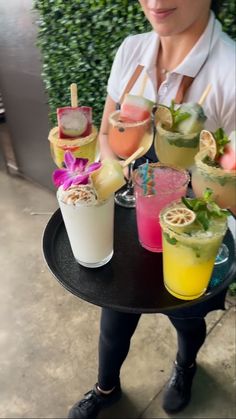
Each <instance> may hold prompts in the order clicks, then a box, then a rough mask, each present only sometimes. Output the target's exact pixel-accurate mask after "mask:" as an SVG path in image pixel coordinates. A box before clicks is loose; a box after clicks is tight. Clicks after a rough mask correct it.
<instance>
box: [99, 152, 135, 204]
mask: <svg viewBox="0 0 236 419" xmlns="http://www.w3.org/2000/svg"><path fill="white" fill-rule="evenodd" d="M142 153H143V147H139V148H138V149H137V150H136V151H135V152H134V153H133V154H132V155H131V156H130V157H129V158H128V159H127V160H125V161H124V162H120V161H118V160H115V159H104V160H103V161H102V163H101V164H102V165H101V167H100V169H98V170H96V171H95V172H93V173H91V178H92V183H93V186H94V188H95V190H96V193H97V196H98V199H99V200H105V199H107V198H108V197H109V196H110V195H112V194H113V193H114V192H116V191H118V189H120V188H121V187H122V186H124V185H125V183H126V181H125V178H124V173H123V168H124V167H126V166H128V164H129V163H130V162H131V161H133V160H134V159H136V158H137V157H139V156H140V155H141V154H142Z"/></svg>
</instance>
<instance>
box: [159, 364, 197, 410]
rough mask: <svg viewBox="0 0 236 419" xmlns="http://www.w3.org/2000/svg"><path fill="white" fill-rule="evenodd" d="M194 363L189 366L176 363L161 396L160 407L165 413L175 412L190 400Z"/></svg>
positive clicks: (194, 371)
mask: <svg viewBox="0 0 236 419" xmlns="http://www.w3.org/2000/svg"><path fill="white" fill-rule="evenodd" d="M196 369H197V366H196V363H194V365H193V366H192V367H190V368H183V367H181V366H180V365H178V364H177V363H175V364H174V369H173V372H172V376H171V378H170V381H169V382H168V384H167V386H166V388H165V391H164V397H163V404H162V407H163V409H164V410H165V411H166V412H167V413H177V412H179V411H180V410H182V409H183V408H184V407H185V406H187V404H188V403H189V401H190V398H191V387H192V381H193V377H194V375H195V373H196Z"/></svg>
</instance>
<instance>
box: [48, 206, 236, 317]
mask: <svg viewBox="0 0 236 419" xmlns="http://www.w3.org/2000/svg"><path fill="white" fill-rule="evenodd" d="M114 236H115V242H114V255H113V257H112V259H111V261H110V262H109V263H107V264H106V265H104V266H102V267H99V268H93V269H92V268H85V267H83V266H81V265H79V264H78V263H77V262H76V261H75V259H74V257H73V254H72V251H71V247H70V244H69V240H68V236H67V233H66V230H65V226H64V222H63V220H62V216H61V212H60V210H59V209H58V210H57V211H56V212H55V213H54V214H53V216H52V217H51V219H50V220H49V222H48V224H47V226H46V228H45V231H44V235H43V253H44V257H45V260H46V263H47V265H48V267H49V269H50V271H51V272H52V274H53V275H54V276H55V278H56V279H57V280H58V281H59V282H60V283H61V285H63V287H65V288H66V289H67V290H68V291H70V292H71V293H73V294H74V295H76V296H77V297H80V298H82V299H83V300H86V301H88V302H90V303H92V304H95V305H98V306H101V307H108V308H112V309H114V310H119V311H125V312H133V313H158V312H161V313H166V314H168V313H170V312H171V311H173V310H178V309H180V308H181V309H182V308H186V309H188V308H190V307H192V306H196V305H198V304H200V303H202V302H204V301H207V300H209V299H212V298H213V297H214V296H216V295H217V294H219V293H220V292H221V291H223V290H224V289H226V288H227V287H228V285H229V284H230V282H231V281H232V280H233V278H234V277H235V273H236V264H235V244H234V239H233V236H232V234H231V232H230V231H229V230H228V231H227V233H226V236H225V238H224V243H225V244H227V246H228V248H229V260H228V261H227V262H226V263H223V264H221V265H218V266H216V267H215V268H214V271H213V275H212V281H211V283H210V284H211V285H210V287H209V288H208V290H207V292H206V294H204V295H203V296H201V297H200V298H198V299H197V300H192V301H184V300H180V299H177V298H175V297H173V296H172V295H171V294H169V293H168V292H167V291H166V289H165V287H164V284H163V276H162V254H161V253H152V252H149V251H147V250H145V249H144V248H142V247H141V245H140V244H139V242H138V236H137V229H136V220H135V210H134V209H126V208H122V207H119V206H116V209H115V232H114ZM214 283H217V284H218V285H217V286H213V285H212V284H214Z"/></svg>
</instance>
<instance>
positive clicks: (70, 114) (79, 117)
mask: <svg viewBox="0 0 236 419" xmlns="http://www.w3.org/2000/svg"><path fill="white" fill-rule="evenodd" d="M70 90H71V106H66V107H62V108H58V109H57V119H58V126H56V127H54V128H52V129H51V130H50V132H49V137H48V139H49V141H50V148H51V154H52V157H53V160H54V162H55V163H56V165H57V166H58V167H62V166H63V162H64V157H65V152H66V151H67V150H69V151H71V152H72V153H73V154H74V156H75V157H82V158H88V159H89V161H90V162H92V161H94V160H95V156H96V144H97V142H96V138H97V129H96V127H95V126H94V125H92V108H90V107H89V106H78V96H77V86H76V84H75V83H72V84H71V86H70Z"/></svg>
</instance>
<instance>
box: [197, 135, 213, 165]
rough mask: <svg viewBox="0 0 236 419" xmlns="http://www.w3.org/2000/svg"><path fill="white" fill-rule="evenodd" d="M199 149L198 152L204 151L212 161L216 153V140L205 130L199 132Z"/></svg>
mask: <svg viewBox="0 0 236 419" xmlns="http://www.w3.org/2000/svg"><path fill="white" fill-rule="evenodd" d="M199 147H200V151H206V153H207V154H208V156H209V157H211V159H212V160H214V158H215V156H216V153H217V145H216V140H215V138H214V137H213V135H212V133H211V132H210V131H206V130H205V129H204V130H202V131H201V133H200V141H199Z"/></svg>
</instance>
